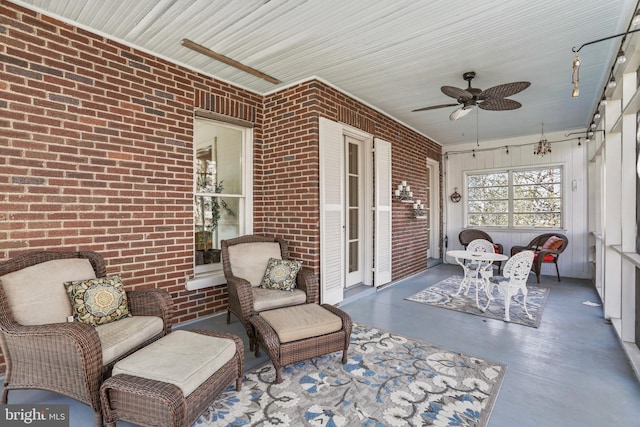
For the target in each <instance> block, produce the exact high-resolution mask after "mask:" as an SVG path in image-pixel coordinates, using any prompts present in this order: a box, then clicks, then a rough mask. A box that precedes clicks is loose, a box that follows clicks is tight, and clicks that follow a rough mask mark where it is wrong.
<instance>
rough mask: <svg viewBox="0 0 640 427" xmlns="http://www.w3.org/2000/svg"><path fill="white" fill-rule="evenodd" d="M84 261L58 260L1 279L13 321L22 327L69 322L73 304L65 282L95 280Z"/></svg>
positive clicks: (87, 262) (91, 268)
mask: <svg viewBox="0 0 640 427" xmlns="http://www.w3.org/2000/svg"><path fill="white" fill-rule="evenodd" d="M95 277H96V273H95V271H94V270H93V267H91V263H90V262H89V260H88V259H85V258H69V259H56V260H51V261H46V262H42V263H40V264H35V265H32V266H30V267H26V268H23V269H22V270H18V271H14V272H13V273H9V274H5V275H4V276H2V277H0V280H1V281H2V287H3V288H4V292H5V294H6V295H7V299H8V300H9V306H10V307H11V312H12V313H13V317H14V319H16V321H17V322H18V323H20V324H21V325H44V324H47V323H60V322H66V321H67V317H69V316H70V315H71V303H70V302H69V297H68V296H67V291H66V290H65V287H64V282H69V281H72V280H84V279H94V278H95Z"/></svg>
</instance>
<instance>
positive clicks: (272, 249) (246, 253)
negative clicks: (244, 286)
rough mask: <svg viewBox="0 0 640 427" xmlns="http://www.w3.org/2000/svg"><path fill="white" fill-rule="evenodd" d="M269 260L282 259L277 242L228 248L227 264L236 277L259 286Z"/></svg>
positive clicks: (254, 243) (246, 244) (241, 244)
mask: <svg viewBox="0 0 640 427" xmlns="http://www.w3.org/2000/svg"><path fill="white" fill-rule="evenodd" d="M269 258H276V259H282V254H281V253H280V244H279V243H278V242H253V243H240V244H237V245H233V246H229V263H230V264H231V271H232V272H233V275H234V276H236V277H240V278H242V279H245V280H247V281H248V282H249V283H251V286H259V285H260V283H261V282H262V277H263V276H264V272H265V270H266V269H267V264H268V263H269Z"/></svg>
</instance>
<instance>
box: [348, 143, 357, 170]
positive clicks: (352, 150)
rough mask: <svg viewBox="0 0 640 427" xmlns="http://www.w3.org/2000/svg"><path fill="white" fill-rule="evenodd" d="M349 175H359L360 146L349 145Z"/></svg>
mask: <svg viewBox="0 0 640 427" xmlns="http://www.w3.org/2000/svg"><path fill="white" fill-rule="evenodd" d="M349 173H353V174H357V173H358V146H357V145H356V144H349Z"/></svg>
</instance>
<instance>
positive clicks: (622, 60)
mask: <svg viewBox="0 0 640 427" xmlns="http://www.w3.org/2000/svg"><path fill="white" fill-rule="evenodd" d="M616 62H617V63H618V64H624V63H625V62H627V57H626V56H624V50H622V49H620V50H619V51H618V56H616Z"/></svg>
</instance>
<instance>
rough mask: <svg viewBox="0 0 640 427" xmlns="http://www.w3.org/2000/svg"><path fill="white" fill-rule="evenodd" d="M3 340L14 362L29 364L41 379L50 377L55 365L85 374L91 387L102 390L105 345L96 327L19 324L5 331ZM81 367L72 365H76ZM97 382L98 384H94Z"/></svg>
mask: <svg viewBox="0 0 640 427" xmlns="http://www.w3.org/2000/svg"><path fill="white" fill-rule="evenodd" d="M3 335H4V336H3V340H4V342H5V345H6V348H7V349H8V351H9V352H10V353H11V358H12V359H14V360H21V361H29V364H30V365H31V366H32V367H33V369H35V370H38V371H40V370H41V371H42V375H39V374H37V376H40V377H42V378H47V377H49V376H50V375H51V372H50V369H51V366H52V362H53V363H54V365H57V363H55V361H56V360H58V361H59V362H60V365H59V366H63V365H64V366H68V369H69V372H84V373H85V375H84V377H85V381H87V384H86V386H87V387H88V388H91V387H95V389H96V390H97V388H98V387H99V384H98V381H99V379H100V378H101V377H102V345H101V343H100V338H99V337H98V333H97V332H96V330H95V328H94V327H93V326H91V325H89V324H87V323H83V322H68V323H49V324H45V325H17V326H15V327H14V328H11V329H10V330H6V329H5V328H3ZM76 363H77V364H79V365H80V366H75V367H74V366H73V365H74V364H76ZM92 381H95V382H96V383H95V384H92Z"/></svg>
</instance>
